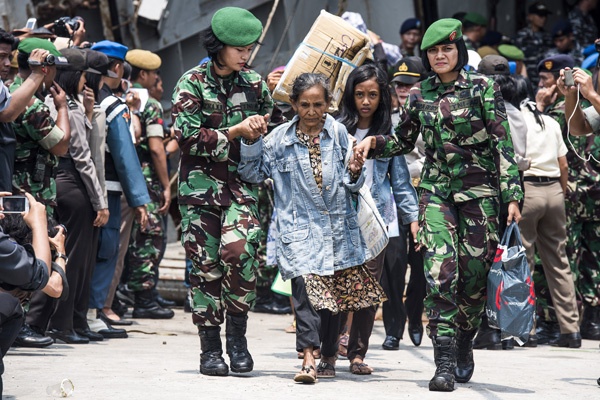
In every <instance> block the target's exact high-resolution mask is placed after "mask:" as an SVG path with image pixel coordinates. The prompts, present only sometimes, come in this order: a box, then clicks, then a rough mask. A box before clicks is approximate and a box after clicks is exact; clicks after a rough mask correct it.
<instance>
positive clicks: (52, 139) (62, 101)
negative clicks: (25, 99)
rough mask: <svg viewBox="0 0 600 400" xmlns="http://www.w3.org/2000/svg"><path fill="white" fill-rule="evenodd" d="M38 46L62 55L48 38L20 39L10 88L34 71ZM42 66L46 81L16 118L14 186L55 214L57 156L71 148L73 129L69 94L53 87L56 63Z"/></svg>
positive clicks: (16, 85)
mask: <svg viewBox="0 0 600 400" xmlns="http://www.w3.org/2000/svg"><path fill="white" fill-rule="evenodd" d="M47 43H50V45H48V44H47ZM36 48H41V49H45V50H47V51H48V52H49V54H52V55H54V56H55V57H59V56H60V53H59V52H58V50H56V47H54V45H53V44H52V43H51V42H48V41H47V40H42V39H37V38H30V39H26V40H23V41H21V42H20V44H19V54H18V56H17V59H18V62H19V74H18V75H17V76H16V77H15V80H14V82H13V84H12V85H11V87H10V91H11V92H15V91H16V90H17V89H19V88H20V87H21V85H22V84H23V83H24V81H25V80H26V79H27V77H28V76H29V74H30V73H31V69H30V68H29V65H28V63H27V59H28V58H29V54H30V53H31V52H32V51H33V50H34V49H36ZM43 68H44V70H45V74H46V76H45V78H44V81H43V82H42V84H41V85H40V86H39V87H38V90H37V91H36V93H35V96H34V97H33V98H32V102H31V103H30V105H29V106H28V107H27V108H26V109H25V111H24V112H23V113H21V114H20V115H19V116H18V117H17V119H16V120H15V121H14V122H13V128H14V131H15V134H16V138H17V146H16V152H15V171H14V175H13V187H14V192H15V193H16V194H18V193H20V192H28V193H31V194H32V195H33V196H34V197H35V198H36V200H37V201H39V202H41V203H43V204H45V205H46V212H47V214H48V215H49V216H54V207H56V182H55V181H54V177H55V175H56V173H55V172H56V171H55V167H56V166H57V165H58V156H60V155H63V154H65V153H66V152H67V150H68V149H69V140H70V139H71V129H70V126H69V117H68V114H67V109H68V107H67V100H66V95H65V93H64V91H62V90H61V89H60V87H58V85H56V86H54V87H52V85H53V81H54V77H55V76H56V66H55V65H45V66H43ZM48 88H49V89H50V90H49V91H48V90H47V89H48ZM48 94H52V96H53V98H54V104H55V106H56V109H57V111H58V117H57V119H56V121H55V120H54V119H53V118H52V117H51V115H50V109H49V108H48V106H46V105H45V104H44V98H45V96H46V95H48Z"/></svg>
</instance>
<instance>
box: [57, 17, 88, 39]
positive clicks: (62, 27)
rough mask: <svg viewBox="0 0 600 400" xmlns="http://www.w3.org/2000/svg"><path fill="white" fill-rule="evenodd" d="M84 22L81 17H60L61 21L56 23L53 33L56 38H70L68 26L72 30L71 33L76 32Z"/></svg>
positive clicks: (58, 20)
mask: <svg viewBox="0 0 600 400" xmlns="http://www.w3.org/2000/svg"><path fill="white" fill-rule="evenodd" d="M82 22H83V18H81V17H75V18H70V17H60V18H59V19H57V20H56V21H54V25H53V27H52V31H53V32H54V34H55V35H56V36H60V37H66V38H70V37H71V34H70V33H69V30H68V29H67V25H68V26H69V27H70V28H71V32H75V31H76V30H77V29H79V26H80V24H81V23H82Z"/></svg>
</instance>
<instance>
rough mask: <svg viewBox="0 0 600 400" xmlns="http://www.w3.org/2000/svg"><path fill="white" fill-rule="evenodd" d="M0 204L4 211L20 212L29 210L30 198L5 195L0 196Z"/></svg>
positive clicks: (8, 212) (6, 212)
mask: <svg viewBox="0 0 600 400" xmlns="http://www.w3.org/2000/svg"><path fill="white" fill-rule="evenodd" d="M0 206H1V207H2V208H3V210H2V211H0V212H2V213H5V214H20V213H22V212H27V211H29V200H28V199H27V197H25V196H4V197H0Z"/></svg>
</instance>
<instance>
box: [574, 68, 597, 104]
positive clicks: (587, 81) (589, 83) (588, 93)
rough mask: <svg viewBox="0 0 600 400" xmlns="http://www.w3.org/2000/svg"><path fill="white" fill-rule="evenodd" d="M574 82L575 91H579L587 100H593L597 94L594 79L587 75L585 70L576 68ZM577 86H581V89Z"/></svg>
mask: <svg viewBox="0 0 600 400" xmlns="http://www.w3.org/2000/svg"><path fill="white" fill-rule="evenodd" d="M573 81H575V86H573V90H577V89H579V91H580V92H581V95H582V96H583V97H585V98H586V99H590V98H592V96H593V95H594V94H595V93H596V89H594V82H593V80H592V77H591V76H589V75H588V74H586V73H585V72H584V71H583V70H581V69H579V68H575V69H574V70H573ZM577 85H579V87H577Z"/></svg>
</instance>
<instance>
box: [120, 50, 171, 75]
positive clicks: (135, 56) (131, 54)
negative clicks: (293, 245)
mask: <svg viewBox="0 0 600 400" xmlns="http://www.w3.org/2000/svg"><path fill="white" fill-rule="evenodd" d="M125 60H126V61H127V62H128V63H129V64H131V65H132V66H134V67H136V68H139V69H143V70H145V71H155V70H157V69H159V68H160V65H161V64H162V61H161V59H160V57H159V56H158V55H157V54H154V53H153V52H151V51H148V50H140V49H134V50H129V51H128V52H127V54H126V55H125Z"/></svg>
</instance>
